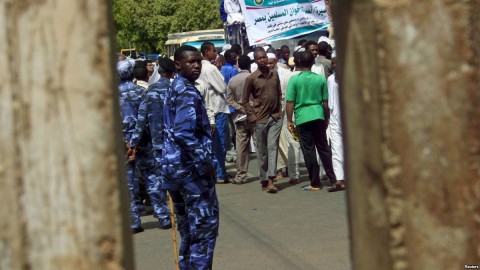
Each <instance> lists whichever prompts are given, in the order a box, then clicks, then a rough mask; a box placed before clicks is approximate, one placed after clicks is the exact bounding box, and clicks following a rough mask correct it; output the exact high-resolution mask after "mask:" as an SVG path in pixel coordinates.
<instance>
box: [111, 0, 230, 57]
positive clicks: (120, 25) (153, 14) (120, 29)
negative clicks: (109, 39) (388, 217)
mask: <svg viewBox="0 0 480 270" xmlns="http://www.w3.org/2000/svg"><path fill="white" fill-rule="evenodd" d="M219 3H220V1H219V0H201V1H200V0H114V1H113V13H114V22H115V26H116V29H117V31H116V41H117V46H118V47H120V48H126V47H130V46H132V47H136V48H137V50H138V51H148V52H154V51H157V52H161V49H162V48H163V45H164V44H165V42H166V40H167V36H168V34H169V33H174V32H185V31H194V30H204V29H215V28H221V27H222V22H221V20H220V15H219V12H218V7H219Z"/></svg>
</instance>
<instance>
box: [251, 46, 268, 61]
mask: <svg viewBox="0 0 480 270" xmlns="http://www.w3.org/2000/svg"><path fill="white" fill-rule="evenodd" d="M257 52H265V49H264V48H262V47H256V48H255V49H253V59H255V54H257Z"/></svg>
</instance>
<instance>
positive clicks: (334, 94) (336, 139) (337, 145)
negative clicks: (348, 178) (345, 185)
mask: <svg viewBox="0 0 480 270" xmlns="http://www.w3.org/2000/svg"><path fill="white" fill-rule="evenodd" d="M328 107H329V109H330V124H329V126H330V142H331V147H332V161H333V170H334V172H335V176H336V177H337V180H345V172H344V167H343V163H344V162H343V140H342V123H341V119H340V118H341V117H340V97H339V90H338V84H337V82H335V73H334V74H332V75H330V77H328Z"/></svg>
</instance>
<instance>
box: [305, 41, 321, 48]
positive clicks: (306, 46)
mask: <svg viewBox="0 0 480 270" xmlns="http://www.w3.org/2000/svg"><path fill="white" fill-rule="evenodd" d="M312 45H318V43H317V42H316V41H314V40H309V41H307V42H306V43H305V46H304V47H305V50H308V47H310V46H312Z"/></svg>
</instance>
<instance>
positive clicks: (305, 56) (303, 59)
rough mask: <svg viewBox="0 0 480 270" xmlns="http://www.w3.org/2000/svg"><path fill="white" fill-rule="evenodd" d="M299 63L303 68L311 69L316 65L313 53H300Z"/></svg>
mask: <svg viewBox="0 0 480 270" xmlns="http://www.w3.org/2000/svg"><path fill="white" fill-rule="evenodd" d="M298 61H299V64H300V66H301V67H311V66H313V64H314V63H315V58H314V57H313V53H311V52H309V51H303V52H300V55H299V59H298Z"/></svg>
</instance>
